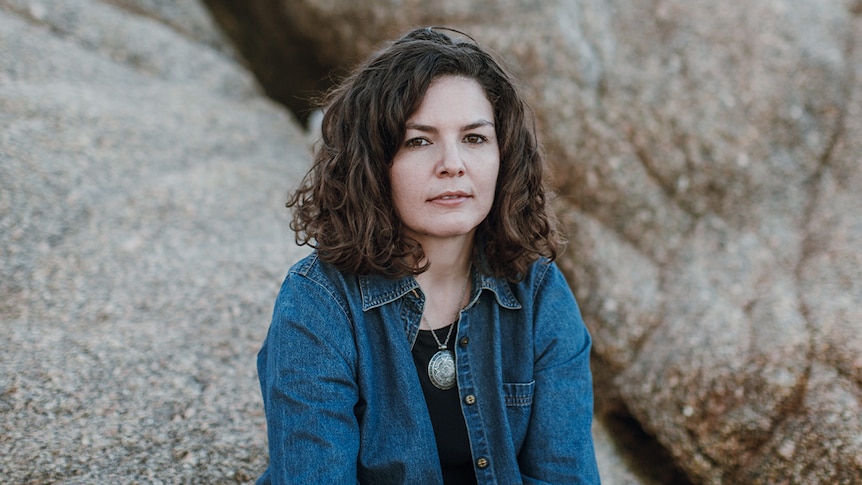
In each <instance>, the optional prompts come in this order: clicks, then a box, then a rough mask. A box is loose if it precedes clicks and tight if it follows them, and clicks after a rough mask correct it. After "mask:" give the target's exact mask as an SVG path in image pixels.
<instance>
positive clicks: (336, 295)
mask: <svg viewBox="0 0 862 485" xmlns="http://www.w3.org/2000/svg"><path fill="white" fill-rule="evenodd" d="M356 290H357V284H356V277H355V276H352V275H348V274H344V273H342V272H341V271H339V270H338V269H336V268H335V267H334V266H332V265H331V264H329V263H327V262H325V261H323V260H321V259H320V257H319V255H318V254H317V251H313V252H311V253H310V254H309V255H307V256H305V257H303V258H302V259H300V260H299V261H297V262H296V263H294V264H293V266H291V268H290V270H288V272H287V276H286V277H285V279H284V282H283V283H282V287H281V292H280V293H281V297H288V296H289V297H291V298H307V299H319V298H320V296H321V295H327V298H332V299H334V300H335V301H337V302H338V304H339V305H341V306H342V307H346V306H347V305H348V302H347V300H349V299H350V298H351V294H352V293H355V292H356Z"/></svg>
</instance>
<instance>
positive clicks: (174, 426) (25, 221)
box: [0, 0, 309, 483]
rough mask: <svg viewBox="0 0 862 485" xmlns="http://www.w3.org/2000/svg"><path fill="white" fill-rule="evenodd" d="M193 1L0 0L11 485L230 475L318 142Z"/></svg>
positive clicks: (3, 421)
mask: <svg viewBox="0 0 862 485" xmlns="http://www.w3.org/2000/svg"><path fill="white" fill-rule="evenodd" d="M208 15H209V14H208V11H207V10H206V8H205V7H204V6H202V5H201V4H199V3H197V2H194V1H179V2H155V1H144V0H140V1H132V0H123V1H118V0H111V1H104V2H102V1H94V0H76V1H74V2H69V1H65V0H56V1H49V0H38V1H37V0H34V1H25V0H0V328H2V338H0V477H2V479H0V481H2V482H3V483H55V482H63V483H237V482H248V481H250V480H252V479H253V478H254V477H256V476H257V475H258V474H260V473H261V472H262V471H263V469H264V467H265V466H266V441H265V440H266V434H265V424H264V418H263V409H262V405H261V402H260V397H259V396H260V394H259V391H258V385H257V377H256V372H255V354H256V351H257V349H258V348H259V346H260V343H261V341H262V339H263V337H264V335H265V332H266V328H267V326H268V323H269V317H270V314H271V308H272V302H273V301H274V297H275V294H276V292H277V290H278V285H279V284H280V282H281V279H282V278H283V275H284V273H285V272H286V270H287V268H288V266H289V265H290V263H291V262H292V261H293V260H295V259H296V258H297V257H299V256H300V255H301V252H300V250H298V249H297V247H296V246H295V244H294V242H293V237H292V234H291V233H290V231H289V229H288V227H287V212H286V210H285V209H284V200H285V198H286V193H287V190H288V188H289V187H290V186H291V185H293V184H295V183H296V181H297V180H298V178H299V177H300V176H301V175H302V174H303V173H304V170H305V166H306V164H307V161H308V158H309V157H308V153H307V149H306V146H307V141H306V139H305V136H304V135H303V134H302V133H301V131H300V130H299V129H298V128H297V125H296V123H295V122H294V121H293V120H292V119H291V116H290V115H289V114H287V112H286V110H285V109H284V108H282V107H280V106H277V105H275V104H274V103H272V102H270V101H269V100H268V99H266V98H265V97H264V96H263V95H262V94H261V90H260V89H259V88H258V86H257V85H256V83H255V81H254V79H253V78H252V76H251V75H250V74H249V73H248V72H247V71H246V70H245V69H244V68H242V67H241V66H240V64H239V63H238V62H237V61H236V59H235V57H234V55H233V54H232V50H233V49H232V48H231V47H230V46H229V45H228V44H227V43H225V41H224V40H223V39H222V35H221V34H220V32H219V30H218V29H217V28H216V27H215V26H214V24H213V23H212V21H211V20H210V18H209V16H208Z"/></svg>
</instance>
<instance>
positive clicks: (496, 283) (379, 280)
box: [359, 268, 521, 312]
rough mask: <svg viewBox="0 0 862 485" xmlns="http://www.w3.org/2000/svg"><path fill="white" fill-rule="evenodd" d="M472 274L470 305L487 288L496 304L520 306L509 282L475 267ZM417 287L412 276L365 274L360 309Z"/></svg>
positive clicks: (393, 299) (361, 284) (381, 302)
mask: <svg viewBox="0 0 862 485" xmlns="http://www.w3.org/2000/svg"><path fill="white" fill-rule="evenodd" d="M472 276H473V296H472V298H470V305H472V304H473V303H474V302H475V301H476V299H477V298H478V296H479V294H480V293H481V292H482V290H489V291H491V292H492V293H493V294H494V298H495V299H496V300H497V304H498V305H500V306H502V307H503V308H508V309H510V310H518V309H520V308H521V302H519V301H518V299H517V298H515V295H514V294H513V293H512V289H511V287H510V286H509V282H507V281H506V280H504V279H502V278H497V277H494V276H489V275H485V274H481V273H478V272H477V271H476V270H475V268H474V270H473V273H472ZM417 289H419V283H418V282H417V281H416V278H414V277H412V276H405V277H403V278H398V279H389V278H386V277H385V276H380V275H366V276H360V277H359V291H360V293H361V295H362V311H364V312H365V311H368V310H370V309H372V308H376V307H378V306H381V305H385V304H387V303H391V302H393V301H395V300H397V299H399V298H401V297H403V296H404V295H406V294H408V293H410V292H412V291H413V290H417Z"/></svg>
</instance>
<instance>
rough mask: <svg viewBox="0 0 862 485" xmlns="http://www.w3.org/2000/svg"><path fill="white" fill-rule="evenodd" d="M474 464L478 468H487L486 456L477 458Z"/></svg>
mask: <svg viewBox="0 0 862 485" xmlns="http://www.w3.org/2000/svg"><path fill="white" fill-rule="evenodd" d="M476 466H477V467H479V468H488V459H487V458H484V457H482V458H479V459H478V460H476Z"/></svg>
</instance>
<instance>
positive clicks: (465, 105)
mask: <svg viewBox="0 0 862 485" xmlns="http://www.w3.org/2000/svg"><path fill="white" fill-rule="evenodd" d="M479 119H484V120H486V121H489V122H493V121H494V108H493V106H492V105H491V102H490V101H489V100H488V96H487V94H485V90H484V88H482V85H481V84H479V82H478V81H476V80H475V79H473V78H470V77H465V76H449V75H445V76H440V77H437V78H435V79H434V80H433V81H431V84H430V85H429V86H428V90H427V91H425V95H424V96H423V98H422V101H421V102H420V103H419V107H418V108H417V109H416V111H414V112H413V114H411V115H410V117H409V118H408V119H407V122H408V123H411V122H422V123H423V124H426V123H430V122H437V123H445V122H456V121H460V122H464V121H466V122H470V123H473V122H475V121H477V120H479Z"/></svg>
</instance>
